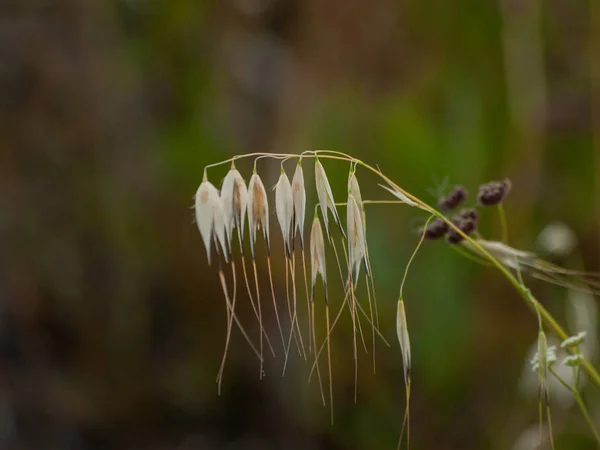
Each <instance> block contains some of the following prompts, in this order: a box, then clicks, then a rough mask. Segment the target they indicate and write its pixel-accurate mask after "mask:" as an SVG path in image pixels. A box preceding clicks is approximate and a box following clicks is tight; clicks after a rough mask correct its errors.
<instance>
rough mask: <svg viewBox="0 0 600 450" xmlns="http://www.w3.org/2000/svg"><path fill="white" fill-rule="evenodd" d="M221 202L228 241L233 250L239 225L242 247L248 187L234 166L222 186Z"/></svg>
mask: <svg viewBox="0 0 600 450" xmlns="http://www.w3.org/2000/svg"><path fill="white" fill-rule="evenodd" d="M221 202H222V203H223V212H224V213H225V232H226V233H227V243H228V244H229V249H230V250H231V249H232V247H231V240H232V236H233V229H234V228H236V227H237V230H238V238H239V241H240V248H243V247H242V242H243V240H244V223H245V221H246V207H247V204H248V189H247V188H246V183H245V182H244V178H243V177H242V175H241V174H240V173H239V172H238V171H237V170H236V169H235V168H233V167H232V169H231V170H230V171H229V172H228V173H227V175H226V176H225V179H224V180H223V185H222V186H221Z"/></svg>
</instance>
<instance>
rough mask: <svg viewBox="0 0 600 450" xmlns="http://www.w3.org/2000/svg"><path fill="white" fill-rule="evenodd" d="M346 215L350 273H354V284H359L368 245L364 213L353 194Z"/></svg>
mask: <svg viewBox="0 0 600 450" xmlns="http://www.w3.org/2000/svg"><path fill="white" fill-rule="evenodd" d="M346 213H347V214H346V219H347V220H346V232H347V235H348V265H349V271H350V273H352V272H354V274H353V280H354V283H357V282H358V274H359V272H360V263H361V262H363V261H364V260H365V257H366V244H365V230H364V228H363V221H362V213H361V210H360V208H359V207H358V204H357V203H356V200H355V199H354V196H353V195H352V194H348V203H347V205H346Z"/></svg>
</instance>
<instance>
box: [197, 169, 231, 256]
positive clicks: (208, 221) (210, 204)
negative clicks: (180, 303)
mask: <svg viewBox="0 0 600 450" xmlns="http://www.w3.org/2000/svg"><path fill="white" fill-rule="evenodd" d="M194 207H195V213H196V224H197V225H198V230H199V231H200V235H201V236H202V240H203V241H204V246H205V247H206V254H207V258H208V263H209V264H210V262H211V257H210V251H211V241H212V238H213V234H214V235H215V236H216V238H217V240H218V242H219V244H220V246H221V250H222V255H223V257H224V258H225V261H226V262H227V261H228V256H227V254H228V252H227V242H226V240H225V216H224V212H223V205H222V203H221V198H220V197H219V191H218V190H217V188H215V187H214V186H213V185H212V183H211V182H210V181H208V180H207V179H206V177H205V179H204V180H203V181H202V183H201V184H200V187H199V188H198V190H197V191H196V196H195V199H194ZM217 251H218V248H217Z"/></svg>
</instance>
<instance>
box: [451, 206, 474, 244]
mask: <svg viewBox="0 0 600 450" xmlns="http://www.w3.org/2000/svg"><path fill="white" fill-rule="evenodd" d="M478 218H479V216H478V214H477V211H475V210H474V209H472V208H469V209H465V210H463V211H461V212H460V213H459V214H458V215H456V216H454V217H453V218H452V223H453V224H454V225H455V226H456V227H457V228H458V229H459V230H460V231H462V232H463V233H464V234H466V235H469V234H471V233H474V232H475V231H477V220H478ZM462 240H463V237H462V236H461V235H460V233H458V231H456V230H455V229H453V228H450V229H449V230H448V232H447V233H446V242H448V243H449V244H458V243H460V242H461V241H462Z"/></svg>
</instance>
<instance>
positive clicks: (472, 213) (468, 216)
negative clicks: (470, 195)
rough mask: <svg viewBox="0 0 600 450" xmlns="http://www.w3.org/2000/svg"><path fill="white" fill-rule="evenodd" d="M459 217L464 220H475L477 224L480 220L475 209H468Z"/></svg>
mask: <svg viewBox="0 0 600 450" xmlns="http://www.w3.org/2000/svg"><path fill="white" fill-rule="evenodd" d="M459 217H460V218H461V219H463V220H473V221H475V222H477V220H478V219H479V214H477V211H476V210H474V209H473V208H467V209H463V210H462V211H461V212H460V214H459Z"/></svg>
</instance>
